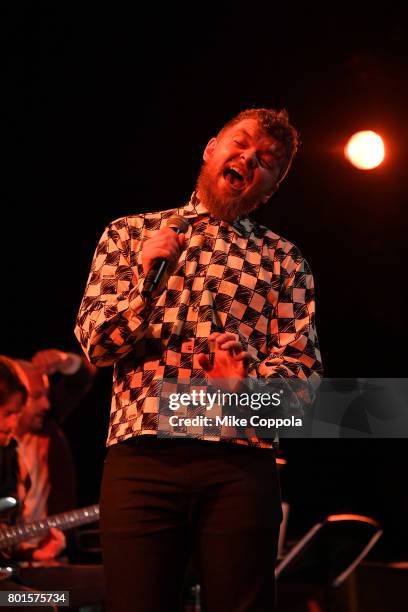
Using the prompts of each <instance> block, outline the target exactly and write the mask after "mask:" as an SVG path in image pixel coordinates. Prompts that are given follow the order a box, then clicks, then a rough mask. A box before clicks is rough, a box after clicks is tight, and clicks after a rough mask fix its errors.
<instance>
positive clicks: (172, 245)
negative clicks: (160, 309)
mask: <svg viewBox="0 0 408 612" xmlns="http://www.w3.org/2000/svg"><path fill="white" fill-rule="evenodd" d="M188 225H189V224H188V221H187V219H185V218H184V217H181V216H179V215H174V216H173V217H170V218H169V219H168V221H167V223H166V227H162V228H161V229H159V230H158V231H157V232H156V233H155V235H154V236H153V237H152V238H150V239H149V240H146V242H144V244H143V247H142V264H143V271H144V273H145V281H144V284H143V291H142V295H143V297H146V298H150V297H152V296H153V295H154V293H155V292H156V290H157V289H158V288H159V286H160V284H161V282H162V280H163V277H164V275H165V274H166V273H167V274H171V272H172V271H173V270H174V269H175V267H176V266H177V262H178V260H179V257H180V253H181V251H182V250H183V248H184V245H185V236H184V234H185V232H186V231H187V230H188Z"/></svg>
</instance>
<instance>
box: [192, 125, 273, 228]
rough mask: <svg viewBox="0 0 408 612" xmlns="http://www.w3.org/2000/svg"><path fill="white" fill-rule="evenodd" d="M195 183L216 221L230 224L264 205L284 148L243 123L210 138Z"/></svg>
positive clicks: (253, 126) (252, 126)
mask: <svg viewBox="0 0 408 612" xmlns="http://www.w3.org/2000/svg"><path fill="white" fill-rule="evenodd" d="M203 158H204V161H205V163H204V164H203V166H202V168H201V172H200V176H199V178H198V181H197V192H198V195H199V197H200V199H201V200H202V202H203V204H205V205H206V206H207V208H208V209H209V211H210V212H211V213H212V214H213V215H214V216H215V217H218V218H221V219H225V220H227V221H232V220H234V219H235V218H236V217H238V216H240V215H243V214H248V213H249V212H251V211H252V210H255V209H256V208H258V207H259V206H260V205H261V204H264V203H266V202H267V201H268V200H269V198H270V197H271V195H272V194H273V193H274V191H275V188H276V183H277V179H278V177H279V172H280V163H281V162H282V159H283V146H282V144H281V143H279V142H278V141H277V140H275V139H274V138H273V137H272V136H269V135H268V134H265V133H264V132H261V131H260V130H259V126H258V122H257V121H256V120H255V119H244V120H243V121H240V122H239V123H237V124H236V125H234V126H232V127H230V128H228V129H227V130H225V131H224V132H221V133H220V134H219V135H218V136H217V138H212V139H211V140H210V141H209V143H208V144H207V147H206V149H205V151H204V156H203Z"/></svg>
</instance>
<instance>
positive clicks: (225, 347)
mask: <svg viewBox="0 0 408 612" xmlns="http://www.w3.org/2000/svg"><path fill="white" fill-rule="evenodd" d="M219 348H220V349H221V350H222V351H234V352H235V353H239V352H240V351H242V346H241V343H240V342H238V341H237V340H227V342H223V343H222V344H220V347H219Z"/></svg>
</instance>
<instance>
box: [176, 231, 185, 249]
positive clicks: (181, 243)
mask: <svg viewBox="0 0 408 612" xmlns="http://www.w3.org/2000/svg"><path fill="white" fill-rule="evenodd" d="M177 238H178V243H179V247H180V250H181V251H183V250H184V248H185V246H186V237H185V235H184V234H178V236H177Z"/></svg>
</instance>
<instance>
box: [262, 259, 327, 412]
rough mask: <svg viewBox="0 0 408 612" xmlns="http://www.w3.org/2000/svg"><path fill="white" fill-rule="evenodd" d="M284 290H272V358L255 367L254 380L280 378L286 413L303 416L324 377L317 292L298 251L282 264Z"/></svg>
mask: <svg viewBox="0 0 408 612" xmlns="http://www.w3.org/2000/svg"><path fill="white" fill-rule="evenodd" d="M281 269H282V277H283V281H282V283H281V287H280V290H279V289H277V290H276V291H275V290H272V291H271V294H270V301H271V303H272V305H273V308H272V311H271V315H270V320H269V325H270V336H269V338H268V349H269V354H268V356H267V357H266V359H262V360H259V361H257V362H255V363H253V364H252V365H251V368H250V376H252V377H256V379H257V383H258V384H261V386H262V385H267V384H268V381H269V380H270V379H276V378H279V379H280V382H281V383H282V385H283V388H284V396H285V395H286V398H287V400H288V401H287V402H286V409H288V407H289V409H290V410H291V411H293V412H295V413H301V412H302V411H303V408H304V407H305V406H307V405H310V404H311V403H312V402H313V400H314V397H315V392H316V390H317V388H318V387H319V384H320V381H321V376H322V373H323V370H322V362H321V356H320V350H319V343H318V339H317V332H316V325H315V288H314V280H313V275H312V271H311V269H310V266H309V264H308V263H307V261H306V260H305V259H304V258H303V257H302V256H301V255H300V253H299V252H298V251H297V250H294V251H291V252H290V253H288V254H287V257H286V258H285V259H284V261H283V262H282V268H281Z"/></svg>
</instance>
